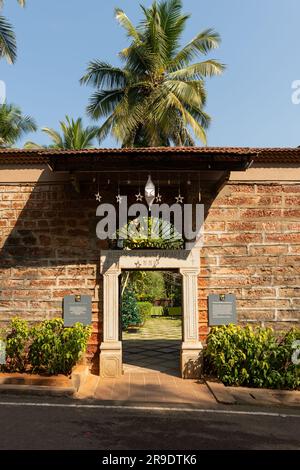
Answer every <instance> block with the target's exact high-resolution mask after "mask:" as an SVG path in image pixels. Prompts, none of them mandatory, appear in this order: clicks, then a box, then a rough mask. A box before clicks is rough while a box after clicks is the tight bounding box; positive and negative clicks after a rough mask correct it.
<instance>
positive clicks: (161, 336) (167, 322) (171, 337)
mask: <svg viewBox="0 0 300 470" xmlns="http://www.w3.org/2000/svg"><path fill="white" fill-rule="evenodd" d="M133 331H134V332H131V333H128V332H124V333H123V343H122V345H123V367H124V373H125V374H127V373H138V372H140V373H143V374H147V373H152V374H153V373H155V372H163V373H166V374H170V375H172V376H179V372H180V371H179V362H180V345H181V338H182V331H181V320H179V319H177V318H175V319H174V318H168V317H159V318H149V319H147V320H146V322H145V325H144V326H143V327H141V328H140V329H138V330H133Z"/></svg>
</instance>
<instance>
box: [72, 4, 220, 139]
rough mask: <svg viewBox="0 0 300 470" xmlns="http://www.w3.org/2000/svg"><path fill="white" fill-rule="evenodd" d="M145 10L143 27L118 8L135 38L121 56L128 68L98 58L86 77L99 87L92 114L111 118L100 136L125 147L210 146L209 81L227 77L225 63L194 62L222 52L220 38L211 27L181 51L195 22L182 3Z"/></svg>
mask: <svg viewBox="0 0 300 470" xmlns="http://www.w3.org/2000/svg"><path fill="white" fill-rule="evenodd" d="M141 8H142V11H143V19H142V21H141V22H140V23H139V25H138V26H137V27H135V26H134V25H133V24H132V22H131V21H130V20H129V18H128V17H127V16H126V14H125V13H124V12H123V11H122V10H120V9H116V10H115V15H116V19H117V21H118V22H119V23H120V25H121V26H122V27H123V28H124V29H125V31H126V33H127V36H128V37H129V38H130V40H131V43H130V45H129V46H128V47H126V48H125V49H123V50H122V51H121V52H120V54H119V56H120V58H121V60H122V61H123V62H124V67H123V68H119V67H115V66H113V65H110V64H109V63H106V62H103V61H101V60H94V61H91V62H90V63H89V65H88V68H87V72H86V74H85V75H84V76H83V77H82V79H81V83H82V84H90V85H92V86H93V87H94V88H95V89H96V91H95V92H94V93H93V95H92V96H91V99H90V104H89V106H88V108H87V111H88V114H89V116H91V117H92V118H93V119H96V120H97V119H100V118H105V121H104V123H103V124H102V126H101V128H100V132H99V138H100V140H103V139H104V138H105V137H107V135H109V134H112V135H113V136H114V137H115V138H116V139H117V140H118V141H119V142H120V143H121V144H122V146H123V147H139V146H150V147H151V146H170V145H172V144H173V145H177V146H189V145H195V142H196V141H198V140H200V141H202V142H203V143H204V144H206V132H205V131H206V129H207V128H208V126H209V123H210V117H209V116H208V114H206V113H205V112H204V105H205V102H206V90H205V82H204V79H205V78H206V77H209V76H213V75H219V74H221V73H222V71H223V70H224V65H222V64H220V63H219V62H218V61H216V60H212V59H208V60H204V61H202V62H194V59H196V58H197V57H198V56H206V55H207V54H208V53H209V52H211V50H213V49H216V48H217V47H218V46H219V44H220V36H219V34H218V33H217V32H215V31H214V30H213V29H206V30H204V31H202V32H200V33H199V34H197V35H196V37H195V38H194V39H192V40H191V41H190V42H189V43H188V44H187V45H186V46H184V47H183V48H180V38H181V35H182V33H183V30H184V28H185V25H186V22H187V20H188V18H189V15H186V14H183V13H182V2H181V0H165V1H160V2H156V1H155V2H153V4H152V5H151V6H150V8H146V7H144V6H141Z"/></svg>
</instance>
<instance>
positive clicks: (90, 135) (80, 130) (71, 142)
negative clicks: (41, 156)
mask: <svg viewBox="0 0 300 470" xmlns="http://www.w3.org/2000/svg"><path fill="white" fill-rule="evenodd" d="M60 128H61V134H60V133H59V132H57V131H55V130H54V129H51V128H49V127H44V128H43V129H42V131H43V132H45V133H46V134H47V135H48V136H49V137H50V139H51V140H52V144H50V145H49V146H48V148H55V149H73V150H81V149H87V148H92V147H94V145H93V143H94V140H95V137H96V136H97V134H98V132H99V129H98V127H96V126H88V127H84V126H83V123H82V118H78V119H77V120H76V121H75V120H74V119H71V118H70V117H69V116H66V121H65V122H63V121H60ZM24 147H25V148H27V149H41V148H45V147H44V146H42V145H39V144H36V143H34V142H26V144H25V146H24Z"/></svg>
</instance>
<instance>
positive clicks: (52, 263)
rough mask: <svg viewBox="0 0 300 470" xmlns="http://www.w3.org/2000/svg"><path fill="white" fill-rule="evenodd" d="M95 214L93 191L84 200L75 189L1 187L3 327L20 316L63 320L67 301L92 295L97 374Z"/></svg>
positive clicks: (0, 319) (0, 308) (98, 298)
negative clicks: (63, 300) (71, 295)
mask: <svg viewBox="0 0 300 470" xmlns="http://www.w3.org/2000/svg"><path fill="white" fill-rule="evenodd" d="M95 210H96V203H95V199H94V197H93V193H92V192H91V191H90V190H89V188H84V187H83V188H82V191H81V193H80V194H78V193H76V191H75V190H74V188H73V187H72V186H71V185H70V184H46V185H43V184H29V185H2V186H0V322H1V324H2V325H3V324H5V323H6V322H7V321H9V320H10V319H11V318H13V317H14V316H19V317H22V318H26V319H28V320H30V321H31V322H38V321H40V320H43V319H45V318H46V319H50V318H55V317H61V316H62V299H63V297H64V296H65V295H69V294H76V293H78V294H79V293H80V294H88V295H92V298H93V304H92V305H93V335H92V338H91V342H90V345H89V349H88V357H89V358H90V360H92V359H94V361H93V362H94V368H97V363H98V361H97V353H98V351H99V343H100V341H101V331H102V317H101V309H102V302H101V299H102V283H101V279H100V275H99V253H100V248H101V246H100V243H99V241H98V240H97V238H96V218H95Z"/></svg>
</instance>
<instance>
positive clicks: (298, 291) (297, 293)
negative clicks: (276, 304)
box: [279, 287, 300, 298]
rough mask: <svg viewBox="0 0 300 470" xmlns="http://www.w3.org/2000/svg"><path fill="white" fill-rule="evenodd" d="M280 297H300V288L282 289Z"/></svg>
mask: <svg viewBox="0 0 300 470" xmlns="http://www.w3.org/2000/svg"><path fill="white" fill-rule="evenodd" d="M279 297H288V298H294V297H300V287H281V288H280V289H279Z"/></svg>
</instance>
